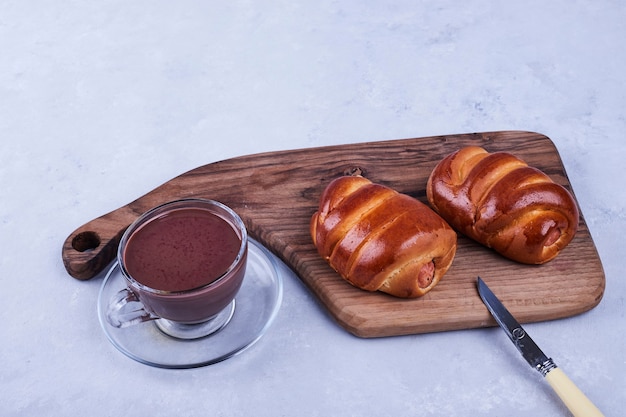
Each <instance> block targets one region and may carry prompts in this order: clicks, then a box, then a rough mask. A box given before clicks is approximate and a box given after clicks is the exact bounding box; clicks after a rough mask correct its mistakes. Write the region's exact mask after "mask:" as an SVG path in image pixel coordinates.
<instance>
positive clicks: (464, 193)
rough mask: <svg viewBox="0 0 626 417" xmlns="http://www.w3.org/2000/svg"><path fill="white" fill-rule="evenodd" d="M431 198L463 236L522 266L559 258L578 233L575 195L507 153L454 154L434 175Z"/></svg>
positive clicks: (475, 148)
mask: <svg viewBox="0 0 626 417" xmlns="http://www.w3.org/2000/svg"><path fill="white" fill-rule="evenodd" d="M426 195H427V197H428V201H429V202H430V204H431V206H432V207H433V208H434V209H435V211H437V212H438V213H439V214H440V215H441V216H442V217H443V218H444V219H446V220H447V221H448V223H450V225H451V226H452V227H454V228H455V229H456V230H457V231H458V232H460V233H462V234H464V235H466V236H468V237H470V238H472V239H474V240H476V241H478V242H480V243H482V244H483V245H485V246H488V247H490V248H493V249H494V250H496V251H497V252H499V253H500V254H502V255H504V256H506V257H507V258H510V259H513V260H515V261H518V262H522V263H527V264H541V263H545V262H548V261H549V260H551V259H553V258H554V257H555V256H557V255H558V253H559V252H560V251H561V250H562V249H563V248H564V247H565V246H567V244H568V243H569V242H570V241H571V240H572V238H573V237H574V234H575V233H576V230H577V229H578V217H579V213H578V207H577V205H576V202H575V200H574V198H573V197H572V195H571V194H570V193H569V192H568V191H567V190H566V189H565V188H564V187H562V186H560V185H559V184H556V183H555V182H553V181H552V180H551V179H550V177H548V176H547V175H546V174H544V173H543V172H541V171H540V170H538V169H536V168H532V167H529V166H528V165H527V164H526V163H525V162H524V161H522V160H520V159H519V158H517V157H515V156H513V155H511V154H509V153H506V152H495V153H489V152H487V151H486V150H485V149H483V148H481V147H478V146H469V147H466V148H462V149H460V150H459V151H457V152H454V153H452V154H450V155H448V156H447V157H445V158H444V159H443V160H442V161H441V162H440V163H439V164H438V165H437V166H436V167H435V169H434V170H433V172H432V173H431V175H430V177H429V179H428V184H427V186H426Z"/></svg>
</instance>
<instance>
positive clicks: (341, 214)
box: [310, 176, 457, 298]
mask: <svg viewBox="0 0 626 417" xmlns="http://www.w3.org/2000/svg"><path fill="white" fill-rule="evenodd" d="M310 231H311V237H312V238H313V242H314V243H315V246H316V247H317V250H318V252H319V253H320V255H321V256H322V257H323V258H324V259H326V260H327V261H328V263H329V264H330V266H331V267H332V268H333V269H335V271H337V272H338V273H339V274H340V275H341V276H342V277H343V278H344V279H345V280H347V281H348V282H349V283H351V284H352V285H354V286H355V287H358V288H361V289H363V290H367V291H382V292H385V293H388V294H391V295H394V296H396V297H402V298H415V297H419V296H422V295H424V294H426V293H427V292H428V291H430V290H431V289H432V288H433V287H434V286H435V285H437V283H438V282H439V280H440V279H441V277H442V276H443V275H444V274H445V273H446V271H447V270H448V268H449V267H450V264H451V263H452V260H453V258H454V255H455V252H456V240H457V236H456V232H455V231H454V230H453V229H452V228H451V227H450V226H449V225H448V224H447V223H446V222H445V221H444V220H443V219H442V218H441V217H440V216H439V215H437V213H435V212H434V211H433V210H432V209H431V208H430V207H428V206H427V205H426V204H423V203H421V202H419V201H418V200H416V199H414V198H412V197H410V196H408V195H405V194H401V193H398V192H397V191H395V190H392V189H391V188H388V187H385V186H383V185H380V184H375V183H372V182H371V181H369V180H368V179H366V178H363V177H360V176H346V177H339V178H337V179H335V180H333V181H332V182H331V183H330V184H329V185H328V186H327V187H326V189H325V190H324V192H323V194H322V196H321V198H320V203H319V209H318V211H317V212H315V214H314V215H313V217H312V218H311V223H310Z"/></svg>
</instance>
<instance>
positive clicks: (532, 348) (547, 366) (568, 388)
mask: <svg viewBox="0 0 626 417" xmlns="http://www.w3.org/2000/svg"><path fill="white" fill-rule="evenodd" d="M476 285H477V287H478V294H479V295H480V298H481V299H482V300H483V303H485V305H486V306H487V309H488V310H489V312H490V313H491V315H492V316H493V318H494V319H495V320H496V322H497V323H498V325H499V326H500V327H501V328H502V329H503V330H504V332H505V333H506V334H507V336H508V337H509V339H511V341H512V342H513V344H514V345H515V347H516V348H517V350H519V352H520V353H521V354H522V356H523V357H524V359H526V361H527V362H528V363H529V364H530V366H531V367H533V368H534V369H536V370H537V371H539V373H540V374H541V375H542V376H543V377H545V379H546V381H548V383H549V384H550V386H551V387H552V389H553V390H554V391H555V392H556V394H557V395H558V396H559V398H560V399H561V401H563V403H564V404H565V406H566V407H567V408H568V409H569V411H570V412H571V413H572V415H574V416H575V417H583V416H585V417H594V416H603V414H602V413H601V412H600V410H599V409H598V408H597V407H596V406H595V405H594V404H593V403H592V402H591V401H590V400H589V398H587V396H586V395H585V394H584V393H583V392H582V391H581V390H580V389H579V388H578V387H577V386H576V385H575V384H574V383H573V382H572V380H570V379H569V378H568V377H567V375H565V373H564V372H563V371H562V370H561V369H560V368H558V367H557V366H556V364H555V363H554V361H553V360H552V358H549V357H548V356H546V354H545V353H543V351H542V350H541V349H540V348H539V346H537V344H536V343H535V342H534V341H533V339H532V338H531V337H530V335H529V334H528V333H527V332H526V330H524V328H523V327H522V325H521V324H519V323H518V321H517V320H516V319H515V317H513V315H512V314H511V313H510V312H509V310H507V309H506V307H504V305H503V304H502V302H501V301H500V300H499V299H498V297H496V295H495V294H494V293H493V292H492V291H491V290H490V289H489V287H488V286H487V284H485V282H484V281H483V280H482V279H481V278H480V277H478V279H477V281H476Z"/></svg>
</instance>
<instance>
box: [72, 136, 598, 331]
mask: <svg viewBox="0 0 626 417" xmlns="http://www.w3.org/2000/svg"><path fill="white" fill-rule="evenodd" d="M467 145H478V146H482V147H484V148H485V149H487V150H488V151H490V152H494V151H508V152H511V153H513V154H515V155H517V156H518V157H521V158H522V159H524V160H525V161H526V162H527V163H528V164H529V165H531V166H535V167H537V168H539V169H541V170H543V171H544V172H546V173H547V174H548V175H549V176H550V177H551V178H552V179H553V180H554V181H556V182H557V183H559V184H562V185H563V186H565V187H566V188H567V189H569V190H570V191H572V190H571V186H570V184H569V180H568V178H567V174H566V172H565V169H564V167H563V164H562V162H561V159H560V157H559V154H558V151H557V150H556V148H555V146H554V144H553V143H552V141H551V140H550V139H549V138H547V137H546V136H544V135H541V134H537V133H532V132H519V131H502V132H489V133H473V134H461V135H446V136H436V137H426V138H415V139H403V140H389V141H380V142H370V143H357V144H349V145H339V146H327V147H319V148H311V149H300V150H291V151H282V152H272V153H263V154H256V155H248V156H242V157H237V158H233V159H228V160H225V161H220V162H215V163H211V164H208V165H205V166H202V167H199V168H196V169H194V170H192V171H189V172H187V173H184V174H182V175H180V176H178V177H176V178H174V179H172V180H170V181H168V182H167V183H165V184H163V185H161V186H159V187H158V188H156V189H154V190H153V191H151V192H149V193H148V194H146V195H144V196H142V197H140V198H138V199H137V200H135V201H133V202H131V203H129V204H128V205H126V206H123V207H121V208H119V209H117V210H115V211H112V212H110V213H108V214H105V215H103V216H102V217H99V218H97V219H94V220H92V221H90V222H88V223H86V224H85V225H83V226H81V227H79V228H78V229H77V230H75V231H74V232H73V233H71V234H70V235H69V236H68V238H67V239H66V241H65V243H64V245H63V250H62V256H63V261H64V264H65V266H66V269H67V271H68V272H69V274H70V275H72V276H73V277H75V278H78V279H89V278H92V277H93V276H95V275H97V274H98V273H99V272H100V271H102V270H103V269H104V268H105V267H106V266H107V265H108V264H109V263H110V262H111V261H112V260H113V259H114V257H115V255H116V249H117V245H118V242H119V239H120V238H121V235H122V233H123V232H124V230H125V229H126V227H127V226H128V225H129V224H130V223H131V222H132V221H133V220H135V219H136V218H137V217H138V216H139V215H140V214H142V213H143V212H145V211H146V210H148V209H150V208H152V207H154V206H156V205H159V204H162V203H165V202H167V201H170V200H174V199H178V198H189V197H200V198H209V199H214V200H218V201H221V202H223V203H224V204H226V205H228V206H230V207H232V208H233V209H234V210H235V211H236V212H237V213H238V214H239V215H240V216H241V217H242V218H243V219H244V222H245V223H246V226H247V228H248V231H249V233H250V235H251V236H252V237H253V238H254V239H256V240H258V241H260V242H261V243H263V244H264V245H265V246H266V247H267V248H268V249H270V250H271V251H272V252H273V253H274V254H276V255H277V256H278V257H279V258H281V259H282V260H283V261H284V262H285V263H286V264H287V265H289V266H290V267H291V268H292V269H293V270H294V271H295V272H296V274H297V275H298V276H299V277H300V278H301V280H302V281H303V282H304V283H305V284H306V286H307V287H308V288H309V289H310V290H311V291H312V292H313V293H314V294H315V295H316V296H317V298H318V299H319V301H320V303H321V304H322V305H323V306H325V307H326V309H327V310H328V312H329V313H330V314H331V316H332V317H333V318H334V319H335V320H336V321H337V322H338V323H339V324H340V325H341V326H342V327H344V328H345V329H346V330H348V331H349V332H351V333H353V334H354V335H357V336H359V337H382V336H392V335H403V334H417V333H426V332H437V331H446V330H455V329H468V328H476V327H485V326H493V325H495V322H494V321H493V319H492V318H491V316H490V314H489V313H488V312H487V310H486V308H485V307H484V305H483V303H482V302H481V300H480V298H479V296H478V293H477V291H476V287H475V281H476V277H477V276H478V275H480V276H481V277H482V278H483V279H484V280H485V281H486V282H487V283H488V284H489V286H490V287H491V288H492V290H493V291H494V292H495V293H496V295H498V296H499V297H500V298H501V299H502V301H503V303H504V304H505V305H506V306H507V307H508V308H509V309H510V310H511V312H512V313H513V314H514V315H516V316H517V318H518V319H519V320H520V321H521V322H533V321H542V320H551V319H557V318H563V317H568V316H572V315H576V314H579V313H582V312H585V311H587V310H590V309H591V308H593V307H595V306H596V305H597V304H598V303H599V302H600V300H601V298H602V296H603V293H604V288H605V277H604V271H603V268H602V264H601V262H600V259H599V256H598V253H597V250H596V248H595V246H594V243H593V241H592V238H591V235H590V234H589V230H588V228H587V224H586V223H585V219H584V217H583V216H582V214H581V222H580V227H579V230H578V232H577V234H576V236H575V238H574V239H573V241H572V242H571V243H570V244H569V246H568V247H567V248H565V250H563V251H562V252H561V254H560V255H559V256H557V258H556V259H554V260H553V261H551V262H549V263H547V264H544V265H540V266H529V265H522V264H518V263H515V262H513V261H509V260H507V259H504V258H502V257H501V256H499V255H497V254H496V253H494V252H492V251H491V250H489V249H486V248H484V247H482V246H480V245H478V244H476V243H474V242H472V241H470V240H468V239H466V238H464V237H460V238H459V242H458V249H457V255H456V257H455V259H454V262H453V264H452V267H451V268H450V270H449V271H448V273H447V274H446V275H445V276H444V277H443V279H442V280H441V281H440V283H439V284H438V285H437V286H436V287H435V288H434V289H433V290H432V291H431V292H429V293H428V294H427V295H426V296H424V297H422V298H418V299H412V300H405V299H398V298H394V297H392V296H389V295H386V294H382V293H369V292H366V291H362V290H359V289H356V288H354V287H352V286H350V285H349V284H348V283H346V282H345V281H344V280H343V279H341V278H340V277H339V275H337V274H336V273H335V272H334V271H333V270H332V269H331V268H330V267H329V266H328V265H327V264H326V262H325V261H324V260H322V259H321V258H320V257H319V255H318V254H317V252H316V250H315V247H314V246H313V243H312V242H311V238H310V235H309V220H310V218H311V215H312V214H313V213H314V212H315V211H316V209H317V205H318V201H319V197H320V194H321V192H322V190H323V189H324V188H325V187H326V185H327V184H328V183H329V182H330V181H331V180H332V179H333V178H336V177H338V176H341V175H347V174H348V175H349V174H354V173H360V174H361V175H363V176H365V177H367V178H369V179H370V180H372V181H374V182H378V183H381V184H384V185H387V186H389V187H392V188H394V189H396V190H398V191H400V192H402V193H406V194H409V195H411V196H413V197H415V198H417V199H419V200H421V201H422V202H424V203H427V200H426V191H425V187H426V181H427V178H428V176H429V174H430V172H431V170H432V169H433V168H434V166H435V165H436V164H437V163H438V162H439V160H441V159H442V158H443V157H444V156H445V155H446V154H448V153H450V152H453V151H455V150H457V149H459V148H461V147H463V146H467ZM288 296H289V295H288V294H287V297H288ZM302 325H306V323H302Z"/></svg>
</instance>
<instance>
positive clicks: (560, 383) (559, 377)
mask: <svg viewBox="0 0 626 417" xmlns="http://www.w3.org/2000/svg"><path fill="white" fill-rule="evenodd" d="M546 379H547V380H548V383H549V384H550V386H551V387H552V389H554V391H555V392H556V393H557V395H558V396H559V398H561V400H562V401H563V403H565V405H566V406H567V408H569V411H571V412H572V414H573V415H574V417H596V416H599V417H601V416H604V414H602V413H601V412H600V410H598V408H597V407H596V406H595V405H593V403H592V402H591V401H590V400H589V398H587V396H585V394H583V392H582V391H581V390H580V389H578V387H577V386H576V385H575V384H574V383H573V382H572V380H571V379H569V378H568V377H567V375H565V372H563V371H562V370H561V369H560V368H554V369H552V370H551V371H550V372H548V373H547V374H546Z"/></svg>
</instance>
